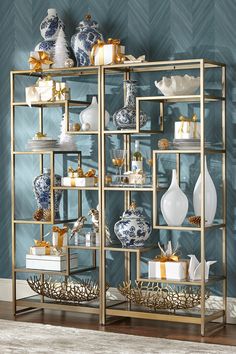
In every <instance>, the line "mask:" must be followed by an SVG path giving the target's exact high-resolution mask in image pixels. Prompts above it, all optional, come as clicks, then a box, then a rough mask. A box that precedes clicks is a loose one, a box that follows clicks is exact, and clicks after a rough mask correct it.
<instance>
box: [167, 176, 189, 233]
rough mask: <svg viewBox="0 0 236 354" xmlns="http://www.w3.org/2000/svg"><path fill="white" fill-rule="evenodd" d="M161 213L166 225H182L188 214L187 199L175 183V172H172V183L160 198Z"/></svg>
mask: <svg viewBox="0 0 236 354" xmlns="http://www.w3.org/2000/svg"><path fill="white" fill-rule="evenodd" d="M161 212H162V215H163V218H164V219H165V221H166V223H167V225H169V226H180V225H182V223H183V221H184V219H185V217H186V215H187V212H188V198H187V197H186V195H185V194H184V193H183V192H182V191H181V189H180V188H179V185H178V183H177V178H176V170H172V181H171V185H170V187H169V189H168V190H167V191H166V193H165V194H164V195H163V196H162V198H161Z"/></svg>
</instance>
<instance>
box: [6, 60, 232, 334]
mask: <svg viewBox="0 0 236 354" xmlns="http://www.w3.org/2000/svg"><path fill="white" fill-rule="evenodd" d="M215 69H219V70H221V89H222V90H221V95H219V96H214V95H207V94H206V93H205V83H204V80H205V71H206V70H215ZM172 70H175V71H179V72H180V73H181V72H182V71H186V70H197V71H198V73H199V76H200V93H199V94H198V95H189V96H170V97H165V96H148V97H137V98H136V129H131V130H121V131H117V130H112V131H109V130H106V129H105V124H104V121H105V116H104V112H105V87H106V85H105V77H106V76H109V75H117V74H120V75H122V76H123V78H124V79H126V80H127V79H130V77H131V75H132V74H133V73H145V72H146V73H148V72H163V74H166V72H168V71H172ZM48 74H50V75H51V76H52V77H64V78H72V77H75V78H76V77H81V76H86V75H96V76H97V82H98V110H99V124H98V131H96V132H82V131H80V132H69V133H70V134H75V135H80V134H84V135H93V134H94V135H97V139H98V166H99V170H98V180H99V185H98V186H97V187H93V188H78V189H77V188H66V187H60V188H58V187H53V186H52V189H51V193H52V195H53V193H54V190H55V189H62V190H69V189H71V190H72V189H74V190H77V192H78V193H79V196H81V193H82V190H87V189H89V190H91V189H93V190H94V191H97V193H98V202H99V206H100V210H102V212H101V213H100V215H99V225H100V230H99V232H100V235H101V240H100V246H94V247H87V246H85V245H78V246H69V247H68V249H67V252H68V254H69V252H70V250H73V249H78V250H79V249H81V250H85V251H88V250H90V251H92V252H93V264H92V267H93V266H96V252H97V253H98V254H99V286H100V289H101V292H100V301H99V303H98V304H96V306H94V305H91V304H89V303H88V305H87V306H74V305H71V304H70V305H68V304H55V303H53V302H52V301H48V300H47V299H44V298H43V297H30V298H24V299H19V300H16V274H17V273H18V272H26V271H29V272H30V271H31V270H27V269H24V268H16V265H15V254H16V224H18V223H19V224H21V223H26V224H39V225H40V226H39V227H40V237H41V239H43V234H44V224H51V222H37V221H33V220H16V219H15V158H16V156H17V155H27V154H39V156H40V157H39V159H40V171H41V172H42V169H43V156H44V154H49V155H50V161H51V180H53V179H52V178H53V175H54V154H55V153H56V152H52V151H40V152H24V151H15V135H14V133H15V110H16V109H17V107H21V106H26V102H15V100H14V98H15V97H14V79H15V77H16V76H26V77H30V76H34V77H40V76H42V75H48ZM10 79H11V166H12V172H11V180H12V285H13V286H12V291H13V307H14V313H15V314H20V313H22V312H25V311H28V310H31V309H38V308H48V309H60V310H68V311H75V312H81V313H90V314H96V315H98V316H99V322H100V323H101V324H104V325H105V324H106V322H107V316H124V317H133V318H144V319H156V320H161V321H174V322H185V323H194V324H198V325H200V328H201V334H202V335H205V334H206V333H207V332H206V331H207V324H209V323H210V322H211V321H213V320H215V319H219V318H221V319H222V323H221V324H220V325H219V326H217V327H215V328H214V331H215V330H217V329H218V328H221V327H222V326H223V325H225V322H226V295H227V294H226V289H227V280H226V274H227V269H226V145H225V142H226V139H225V132H226V90H225V87H226V66H225V64H223V63H219V62H214V61H210V60H205V59H189V60H176V61H154V62H146V63H133V64H119V65H109V66H89V67H78V68H67V69H62V70H59V69H48V70H46V71H43V72H42V73H33V74H32V73H31V71H30V70H25V71H24V70H22V71H21V70H18V71H12V72H11V74H10ZM124 96H125V95H124ZM143 101H147V102H148V101H156V102H157V103H158V104H159V106H160V113H161V116H162V119H161V121H160V130H158V131H152V130H142V129H140V126H139V111H140V104H141V102H143ZM175 102H187V103H188V102H190V103H191V102H198V103H199V106H200V122H201V142H200V148H199V149H196V150H187V149H186V150H167V151H160V150H155V151H153V161H154V165H153V176H154V179H153V185H152V186H150V187H147V188H128V187H126V188H122V187H120V188H119V187H109V186H106V185H105V182H104V177H105V174H106V166H105V160H106V159H105V154H106V150H105V145H106V139H107V138H109V135H122V136H123V140H124V148H125V149H126V150H128V152H129V153H128V156H127V161H126V164H127V166H126V167H128V166H129V164H130V147H131V135H132V134H134V135H137V134H140V135H145V134H147V135H150V134H156V133H158V132H161V131H163V129H164V125H163V114H164V106H165V104H166V103H175ZM208 102H220V104H221V117H222V148H221V149H215V148H210V149H209V148H205V143H204V142H205V127H204V114H205V105H206V104H207V103H208ZM56 105H59V106H61V107H64V110H65V117H66V122H67V130H68V131H69V107H71V106H83V105H88V102H81V101H78V102H77V101H60V102H56V103H45V102H42V103H41V102H38V103H34V104H33V106H34V107H36V109H38V110H39V120H38V126H39V131H43V109H44V108H45V107H46V108H48V109H53V107H55V106H56ZM160 154H175V155H176V166H177V172H178V175H179V169H180V156H181V155H182V154H199V155H200V167H201V195H202V196H203V197H202V198H201V219H202V220H204V219H205V218H204V215H205V205H204V200H205V184H204V182H205V166H204V157H205V155H206V154H209V155H210V154H220V155H221V156H222V186H223V188H222V190H223V191H222V208H223V215H222V222H220V223H219V224H214V225H211V226H210V227H205V225H201V226H200V227H192V226H191V227H190V226H189V227H188V226H182V227H168V226H166V225H157V224H156V220H155V219H154V220H153V223H154V225H153V226H154V228H156V229H159V230H172V232H175V230H176V231H192V232H195V231H197V232H198V233H200V240H201V241H200V242H201V262H202V264H203V266H202V270H201V272H202V280H201V281H197V282H188V281H185V282H175V283H177V284H185V285H188V284H189V285H196V286H200V288H201V298H202V301H201V306H200V313H198V314H197V315H192V314H191V315H190V314H188V313H186V314H183V313H182V314H174V313H172V314H170V313H165V312H161V313H152V312H149V311H147V310H146V311H145V310H143V309H141V308H140V309H137V308H133V307H132V306H131V304H130V303H127V302H124V301H123V302H122V304H120V303H117V302H115V303H114V304H113V305H110V304H109V303H108V302H107V299H106V270H105V269H106V253H107V252H108V251H115V252H123V253H124V256H125V260H124V268H125V274H124V280H125V281H129V280H130V279H131V254H132V253H133V254H134V256H135V257H136V262H137V274H136V276H137V278H138V280H141V281H147V280H148V281H153V282H154V281H157V279H151V280H150V279H146V278H143V277H142V275H141V274H140V254H141V253H142V252H147V251H148V250H150V248H149V247H146V248H143V249H124V248H121V247H119V246H118V247H116V246H114V245H112V246H106V241H105V231H104V230H105V212H104V211H105V208H106V205H105V199H106V198H105V196H106V193H107V192H108V193H110V192H111V191H114V192H116V191H122V192H123V193H124V197H125V198H124V199H125V202H124V207H125V208H127V207H128V206H129V204H130V200H131V193H132V191H140V192H145V191H150V192H152V194H153V215H157V193H158V192H159V190H158V188H157V185H158V184H157V179H156V176H157V163H156V160H157V157H158V156H159V155H160ZM53 199H54V198H51V200H52V214H51V216H52V221H55V220H53V215H54V205H53ZM80 200H81V198H79V203H78V204H79V205H78V212H79V209H80V203H81V201H80ZM64 222H66V221H65V220H64ZM214 228H219V229H221V230H222V263H223V269H222V275H220V276H218V277H213V278H210V279H209V281H205V277H204V274H205V266H204V259H205V233H206V231H207V230H208V229H214ZM151 248H152V247H151ZM35 273H41V277H42V279H43V277H44V274H45V273H50V272H46V271H41V272H40V271H35ZM64 273H65V275H66V276H68V275H69V274H71V272H70V269H69V257H67V271H66V272H64ZM219 281H220V282H222V286H223V308H222V310H220V311H219V310H216V311H213V312H212V313H210V314H209V313H207V311H206V305H205V300H204V299H205V289H206V286H207V285H209V284H213V283H215V282H219ZM160 282H164V283H168V281H163V280H162V281H160ZM169 283H173V281H172V282H171V281H169ZM36 298H37V299H36ZM18 306H21V307H24V309H23V310H22V309H21V310H18Z"/></svg>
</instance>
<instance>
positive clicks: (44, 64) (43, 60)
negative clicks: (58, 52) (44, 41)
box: [28, 50, 53, 72]
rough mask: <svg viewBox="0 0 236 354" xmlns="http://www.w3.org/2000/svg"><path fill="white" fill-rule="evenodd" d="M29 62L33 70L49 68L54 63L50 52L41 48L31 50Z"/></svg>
mask: <svg viewBox="0 0 236 354" xmlns="http://www.w3.org/2000/svg"><path fill="white" fill-rule="evenodd" d="M28 62H29V65H30V69H31V70H32V71H33V72H34V71H42V70H47V69H49V68H50V65H51V64H53V61H52V60H51V58H50V56H49V54H48V53H47V52H44V51H41V50H39V51H35V52H30V57H29V60H28Z"/></svg>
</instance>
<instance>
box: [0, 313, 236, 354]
mask: <svg viewBox="0 0 236 354" xmlns="http://www.w3.org/2000/svg"><path fill="white" fill-rule="evenodd" d="M0 353H1V354H9V353H14V354H15V353H17V354H38V353H41V354H42V353H45V354H46V353H47V354H51V353H53V354H68V353H78V354H83V353H85V354H87V353H89V354H117V353H119V354H130V353H131V354H139V353H142V354H149V353H150V354H152V353H155V354H156V353H162V354H166V353H168V354H203V353H204V354H221V353H222V354H228V353H231V354H232V353H236V347H232V346H223V345H213V344H204V343H193V342H184V341H178V340H169V339H163V338H150V337H142V336H134V335H126V334H119V333H111V332H102V331H94V330H87V329H78V328H68V327H59V326H51V325H44V324H38V323H29V322H19V321H8V320H0Z"/></svg>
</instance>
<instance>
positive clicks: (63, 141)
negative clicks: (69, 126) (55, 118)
mask: <svg viewBox="0 0 236 354" xmlns="http://www.w3.org/2000/svg"><path fill="white" fill-rule="evenodd" d="M59 144H60V149H61V150H67V151H76V150H77V145H76V143H75V141H74V137H73V136H71V135H70V134H67V133H66V119H65V114H63V118H62V121H61V134H60V135H59Z"/></svg>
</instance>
